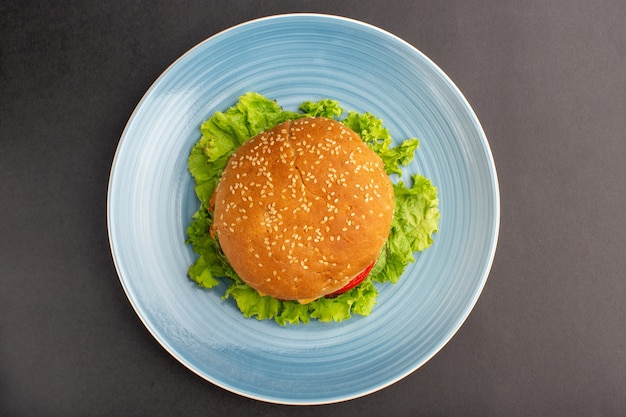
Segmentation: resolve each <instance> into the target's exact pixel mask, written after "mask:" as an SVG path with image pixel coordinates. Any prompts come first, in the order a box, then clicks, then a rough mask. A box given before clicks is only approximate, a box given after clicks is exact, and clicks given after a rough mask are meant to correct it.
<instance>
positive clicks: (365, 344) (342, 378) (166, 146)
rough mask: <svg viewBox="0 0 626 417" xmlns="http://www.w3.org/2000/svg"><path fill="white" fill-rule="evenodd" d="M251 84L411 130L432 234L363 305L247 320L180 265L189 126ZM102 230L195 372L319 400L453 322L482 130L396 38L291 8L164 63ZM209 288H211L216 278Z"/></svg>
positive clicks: (481, 232)
mask: <svg viewBox="0 0 626 417" xmlns="http://www.w3.org/2000/svg"><path fill="white" fill-rule="evenodd" d="M247 91H258V92H260V93H261V94H263V95H265V96H267V97H270V98H272V99H276V100H277V101H278V102H279V103H280V104H281V105H283V107H285V108H287V109H290V110H295V109H296V106H297V104H299V103H300V102H302V101H305V100H316V99H320V98H326V97H328V98H332V99H335V100H339V102H340V103H341V104H342V105H343V107H344V109H346V110H356V111H359V112H364V111H369V112H371V113H373V114H375V115H377V116H379V117H381V118H382V119H383V120H384V121H385V123H386V126H387V127H388V128H389V130H390V132H391V133H392V135H393V136H394V137H395V138H396V139H397V140H401V139H405V138H408V137H414V136H415V137H417V138H419V139H420V141H421V145H420V149H419V150H418V152H417V158H416V159H415V161H414V162H413V163H412V164H411V165H410V166H409V167H408V169H407V170H406V175H409V174H410V173H415V172H419V173H422V174H423V175H425V176H426V177H428V178H430V179H431V180H432V181H433V183H434V184H435V185H436V186H437V187H438V188H439V200H440V211H441V220H440V225H439V226H440V227H439V233H438V234H437V235H435V243H434V245H433V246H432V247H431V248H430V249H428V250H427V251H425V252H423V253H421V254H419V255H418V256H417V258H416V261H415V263H414V264H411V265H410V267H409V268H408V269H407V271H406V273H405V275H404V276H403V278H402V279H401V281H400V282H399V283H398V284H396V285H380V286H379V292H380V294H379V298H378V304H377V306H376V307H375V309H374V312H373V313H372V314H371V315H370V316H368V317H361V316H355V317H353V318H351V319H350V320H347V321H344V322H342V323H319V322H312V323H310V324H307V325H300V326H287V327H280V326H278V325H277V324H276V323H274V322H272V321H257V320H255V319H246V318H244V317H243V316H242V315H241V313H240V312H239V311H238V309H237V307H236V306H235V305H234V304H233V301H232V300H227V301H223V300H222V299H221V294H222V293H223V291H220V290H217V291H215V290H203V289H200V288H198V286H196V285H195V284H194V283H192V282H191V281H190V280H189V279H188V278H187V275H186V272H187V268H188V266H189V265H190V264H191V263H192V262H193V260H194V259H195V256H194V254H193V252H192V251H191V248H190V247H189V246H187V245H185V238H186V237H185V229H186V227H187V225H188V224H189V222H190V218H191V215H192V213H193V212H194V211H195V210H197V208H198V201H197V200H196V197H195V195H194V192H193V184H192V179H191V177H190V175H189V173H188V171H187V157H188V154H189V150H190V149H191V146H192V145H193V144H194V143H195V142H196V141H197V140H198V139H199V130H198V129H199V125H200V123H201V122H202V121H203V120H204V119H206V118H207V117H209V116H210V115H211V114H212V113H214V112H215V111H218V110H225V109H226V108H228V107H229V106H231V105H233V104H234V103H235V102H236V101H237V98H238V97H239V96H240V95H242V94H243V93H245V92H247ZM108 228H109V238H110V244H111V250H112V253H113V258H114V261H115V265H116V268H117V271H118V274H119V277H120V280H121V283H122V286H123V288H124V290H125V291H126V294H127V295H128V298H129V300H130V302H131V304H132V306H133V307H134V309H135V311H136V312H137V314H138V315H139V317H140V318H141V320H142V321H143V323H144V324H145V326H146V327H147V329H148V330H149V331H150V333H151V334H152V335H153V336H154V338H155V339H156V340H157V341H158V342H159V343H160V344H161V345H162V346H163V347H164V348H165V349H166V350H167V351H168V352H169V353H170V354H171V355H172V356H174V357H175V358H176V359H178V360H179V361H180V362H181V363H182V364H184V365H185V366H186V367H188V368H189V369H190V370H192V371H193V372H195V373H197V374H198V375H200V376H201V377H203V378H205V379H206V380H208V381H210V382H212V383H214V384H216V385H218V386H220V387H223V388H225V389H227V390H229V391H232V392H235V393H238V394H241V395H243V396H246V397H251V398H255V399H258V400H263V401H267V402H274V403H283V404H324V403H332V402H338V401H343V400H347V399H352V398H356V397H359V396H363V395H366V394H368V393H371V392H374V391H377V390H380V389H382V388H384V387H386V386H388V385H390V384H392V383H394V382H396V381H398V380H399V379H401V378H403V377H405V376H406V375H408V374H410V373H411V372H413V371H415V370H416V369H418V368H419V367H420V366H421V365H423V364H424V363H425V362H426V361H428V360H429V359H430V358H432V357H433V355H435V354H436V353H437V352H438V351H439V350H440V349H441V348H442V347H443V346H444V345H445V344H446V343H447V342H448V341H449V340H450V338H451V337H452V336H453V335H454V334H455V332H456V331H457V330H458V329H459V327H460V326H461V324H462V323H463V321H464V320H465V319H466V317H467V316H468V314H469V313H470V311H471V309H472V307H473V306H474V304H475V303H476V300H477V299H478V297H479V295H480V293H481V291H482V288H483V286H484V285H485V281H486V280H487V276H488V274H489V269H490V267H491V263H492V260H493V257H494V253H495V248H496V242H497V236H498V228H499V192H498V183H497V177H496V171H495V167H494V162H493V159H492V156H491V152H490V149H489V145H488V143H487V140H486V138H485V135H484V133H483V131H482V129H481V126H480V124H479V122H478V120H477V118H476V116H475V115H474V113H473V111H472V109H471V108H470V106H469V104H468V103H467V101H466V100H465V98H464V97H463V95H462V94H461V93H460V92H459V90H458V89H457V88H456V87H455V85H454V84H453V83H452V81H450V79H449V78H448V77H447V76H446V75H445V74H444V73H443V72H442V71H441V70H440V69H439V68H438V67H437V66H436V65H435V64H434V63H433V62H432V61H430V60H429V59H428V58H427V57H426V56H424V55H423V54H422V53H421V52H419V51H418V50H416V49H415V48H413V47H412V46H411V45H409V44H408V43H406V42H404V41H403V40H401V39H399V38H398V37H396V36H394V35H392V34H390V33H387V32H385V31H383V30H381V29H378V28H376V27H373V26H370V25H368V24H364V23H361V22H358V21H354V20H350V19H346V18H341V17H335V16H326V15H315V14H292V15H280V16H273V17H268V18H263V19H258V20H254V21H251V22H248V23H244V24H241V25H238V26H235V27H232V28H230V29H228V30H226V31H223V32H221V33H219V34H217V35H215V36H213V37H211V38H209V39H207V40H206V41H204V42H202V43H201V44H199V45H197V46H196V47H194V48H193V49H191V50H190V51H189V52H187V53H186V54H184V55H183V56H182V57H181V58H180V59H178V60H177V61H176V62H174V64H172V65H171V66H170V67H169V68H168V69H167V70H166V71H165V72H164V73H163V74H162V75H161V76H160V77H159V78H158V79H157V81H156V82H155V83H154V85H152V87H151V88H150V89H149V90H148V92H147V93H146V94H145V96H144V97H143V99H142V100H141V102H140V103H139V105H138V106H137V108H136V110H135V111H134V113H133V114H132V116H131V118H130V120H129V122H128V125H127V126H126V129H125V130H124V132H123V135H122V138H121V140H120V143H119V147H118V149H117V153H116V155H115V159H114V161H113V166H112V170H111V177H110V182H109V190H108ZM221 290H223V288H222V289H221Z"/></svg>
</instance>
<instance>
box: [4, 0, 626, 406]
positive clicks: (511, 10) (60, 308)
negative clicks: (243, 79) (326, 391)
mask: <svg viewBox="0 0 626 417" xmlns="http://www.w3.org/2000/svg"><path fill="white" fill-rule="evenodd" d="M296 11H309V12H322V13H329V14H337V15H341V16H346V17H351V18H355V19H359V20H362V21H365V22H368V23H371V24H374V25H376V26H379V27H381V28H383V29H385V30H388V31H390V32H392V33H394V34H396V35H398V36H399V37H401V38H403V39H405V40H406V41H408V42H409V43H411V44H412V45H414V46H415V47H417V48H418V49H420V50H421V51H422V52H424V53H425V54H426V55H428V56H429V57H430V58H431V59H432V60H433V61H435V63H436V64H438V65H439V66H440V67H441V68H442V69H443V70H444V71H445V72H446V73H447V74H448V75H449V76H450V77H451V78H452V80H453V81H454V82H455V83H456V84H457V86H458V87H459V88H460V89H461V90H462V91H463V93H464V94H465V96H466V97H467V99H468V100H469V102H470V103H471V105H472V106H473V108H474V110H475V111H476V114H477V116H478V118H479V119H480V120H481V122H482V125H483V128H484V130H485V132H486V134H487V137H488V138H489V141H490V145H491V148H492V151H493V154H494V159H495V162H496V167H497V169H498V174H499V180H500V188H501V198H502V223H501V231H500V241H499V245H498V250H497V254H496V258H495V261H494V265H493V269H492V272H491V275H490V278H489V280H488V282H487V285H486V287H485V290H484V292H483V295H482V296H481V298H480V300H479V301H478V304H477V305H476V307H475V309H474V311H473V312H472V314H471V315H470V317H469V319H468V320H467V322H466V323H465V325H464V326H463V327H462V328H461V330H460V331H459V332H458V333H457V335H456V336H455V337H454V338H453V339H452V341H451V342H450V343H449V344H448V345H446V347H445V348H444V349H443V350H442V351H441V352H440V353H439V354H438V355H436V356H435V357H434V358H433V359H432V360H431V361H429V362H428V363H427V364H426V365H425V366H423V367H422V368H420V369H419V370H418V371H416V372H415V373H413V374H412V375H410V376H409V377H407V378H405V379H403V380H402V381H400V382H398V383H396V384H394V385H393V386H391V387H389V388H386V389H384V390H382V391H379V392H377V393H374V394H371V395H369V396H366V397H364V398H361V399H358V400H353V401H349V402H345V403H341V404H335V405H328V406H317V407H287V406H280V405H272V404H265V403H261V402H257V401H254V400H250V399H246V398H242V397H239V396H237V395H235V394H232V393H229V392H226V391H224V390H222V389H220V388H217V387H215V386H213V385H211V384H210V383H208V382H206V381H204V380H202V379H201V378H199V377H197V376H196V375H195V374H193V373H191V372H190V371H189V370H187V369H186V368H185V367H183V366H182V365H180V364H179V363H178V362H177V361H176V360H175V359H173V358H172V357H170V356H169V354H167V352H165V350H163V349H162V348H161V347H160V345H159V344H158V343H157V342H156V341H155V340H154V339H153V338H152V337H151V336H150V334H149V333H148V332H147V330H146V329H145V327H144V326H143V324H142V323H141V322H140V320H139V319H138V317H137V316H136V315H135V313H134V311H133V309H132V307H131V306H130V303H129V302H128V300H127V299H126V297H125V294H124V292H123V290H122V287H121V285H120V283H119V280H118V278H117V275H116V272H115V268H114V266H113V262H112V259H111V254H110V250H109V246H108V238H107V231H106V191H107V181H108V175H109V170H110V167H111V162H112V158H113V155H114V152H115V149H116V146H117V143H118V140H119V138H120V135H121V132H122V130H123V128H124V125H125V123H126V121H127V120H128V118H129V116H130V114H131V112H132V111H133V109H134V107H135V106H136V104H137V103H138V101H139V100H140V99H141V97H142V95H143V93H144V92H145V91H146V90H147V89H148V88H149V87H150V85H151V83H152V82H153V81H154V80H155V79H156V78H157V77H158V76H159V74H160V73H161V72H162V71H163V70H164V69H165V68H166V67H167V66H168V65H169V64H171V63H172V62H173V61H174V60H175V59H176V58H177V57H179V56H180V55H181V54H183V53H184V52H185V51H187V50H188V49H189V48H191V47H193V46H194V45H195V44H197V43H198V42H200V41H202V40H204V39H205V38H207V37H209V36H211V35H213V34H215V33H217V32H219V31H220V30H222V29H225V28H227V27H230V26H232V25H234V24H237V23H241V22H243V21H246V20H249V19H252V18H256V17H260V16H266V15H271V14H277V13H286V12H296ZM624 21H626V3H624V2H622V1H621V0H619V1H618V0H615V1H609V0H601V1H595V2H588V1H578V0H577V1H473V2H467V1H464V0H459V1H444V2H438V1H411V2H407V1H405V0H386V1H373V0H370V1H366V0H358V1H355V0H342V1H320V2H313V1H306V0H300V1H287V0H283V1H278V0H277V1H221V0H220V1H212V2H209V1H204V2H201V1H165V0H158V1H154V2H150V4H148V2H139V1H108V2H100V1H94V0H89V1H73V2H72V1H57V2H47V1H40V2H37V1H13V0H4V1H3V2H1V3H0V415H8V416H53V415H54V416H59V415H63V416H86V415H88V416H100V415H102V416H109V415H125V416H148V415H149V416H169V415H186V416H193V415H250V416H264V415H268V416H269V415H272V416H291V415H299V416H314V415H328V414H329V413H332V414H333V415H334V414H336V415H344V416H357V415H358V416H362V417H365V416H377V415H392V416H401V415H402V416H404V415H406V416H422V415H423V416H444V415H445V416H503V415H506V416H529V415H550V416H560V415H563V416H624V415H626V396H625V395H624V387H625V386H626V325H625V323H626V279H625V278H626V214H625V210H624V209H625V207H626V164H625V163H624V161H626V133H625V132H626V118H625V115H626V94H625V92H626V71H625V70H624V68H626V26H625V25H624Z"/></svg>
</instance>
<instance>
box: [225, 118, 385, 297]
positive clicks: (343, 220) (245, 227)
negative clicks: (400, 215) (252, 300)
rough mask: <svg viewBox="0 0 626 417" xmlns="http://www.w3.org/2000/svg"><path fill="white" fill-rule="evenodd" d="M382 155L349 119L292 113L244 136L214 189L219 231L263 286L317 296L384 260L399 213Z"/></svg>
mask: <svg viewBox="0 0 626 417" xmlns="http://www.w3.org/2000/svg"><path fill="white" fill-rule="evenodd" d="M393 207H394V201H393V187H392V184H391V181H390V179H389V177H388V176H387V174H386V173H385V170H384V167H383V162H382V160H381V159H380V158H379V157H378V155H376V153H374V152H373V151H372V150H370V149H369V148H368V147H367V145H366V144H365V143H363V141H362V140H361V138H360V137H359V136H358V135H357V134H356V133H355V132H354V131H352V130H350V129H349V128H348V127H346V126H344V125H343V124H342V123H340V122H336V121H334V120H331V119H326V118H320V117H318V118H304V119H298V120H295V121H287V122H284V123H282V124H280V125H278V126H276V127H274V128H273V129H271V130H268V131H266V132H263V133H261V134H259V135H257V136H255V137H254V138H252V139H250V140H248V141H247V142H245V143H244V144H243V145H242V146H241V147H240V148H239V149H238V150H237V151H236V152H235V153H233V154H232V155H231V157H230V159H229V160H228V163H227V166H226V168H225V170H224V173H223V175H222V178H221V180H220V183H219V184H218V186H217V189H216V193H215V212H214V228H215V229H214V230H215V232H216V234H217V239H218V241H219V243H220V246H221V248H222V250H223V252H224V255H226V257H227V258H228V260H229V262H230V264H231V266H232V267H233V269H234V270H235V271H236V272H237V274H238V275H239V276H240V277H241V279H243V280H244V281H245V282H246V283H247V284H248V285H250V286H251V287H253V288H255V289H256V290H257V291H259V293H261V294H264V295H270V296H272V297H275V298H278V299H282V300H301V301H303V300H307V301H308V300H312V299H316V298H319V297H322V296H324V295H326V294H331V293H333V292H335V291H337V290H339V289H341V288H342V287H344V286H345V285H346V284H347V283H348V282H349V281H350V280H351V279H352V278H353V277H354V276H356V275H357V274H359V272H361V271H363V270H364V269H365V268H367V267H368V266H369V265H371V264H372V263H373V262H375V261H376V259H377V258H378V255H379V254H380V251H381V249H382V247H383V245H384V243H385V241H386V240H387V237H388V235H389V230H390V228H391V220H392V218H393Z"/></svg>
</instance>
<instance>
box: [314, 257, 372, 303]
mask: <svg viewBox="0 0 626 417" xmlns="http://www.w3.org/2000/svg"><path fill="white" fill-rule="evenodd" d="M374 265H376V261H374V262H372V264H371V265H370V266H368V267H367V268H365V269H364V270H363V271H361V273H360V274H359V275H357V276H356V277H354V278H352V280H351V281H350V282H348V283H347V284H346V285H345V286H344V287H343V288H341V289H339V290H337V291H335V292H334V293H332V294H328V295H327V296H326V297H327V298H333V297H336V296H338V295H339V294H343V293H344V292H346V291H348V290H351V289H352V288H354V287H356V286H357V285H359V284H360V283H362V282H363V281H364V280H365V278H367V276H368V275H369V273H370V271H371V270H372V268H374Z"/></svg>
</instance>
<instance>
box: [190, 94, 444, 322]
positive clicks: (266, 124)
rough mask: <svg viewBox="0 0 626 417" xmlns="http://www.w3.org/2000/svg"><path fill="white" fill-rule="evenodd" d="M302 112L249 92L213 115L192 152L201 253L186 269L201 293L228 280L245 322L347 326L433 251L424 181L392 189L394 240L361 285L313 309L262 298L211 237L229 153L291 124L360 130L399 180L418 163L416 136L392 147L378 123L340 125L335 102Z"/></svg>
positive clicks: (356, 117) (428, 189)
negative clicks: (308, 120) (322, 120)
mask: <svg viewBox="0 0 626 417" xmlns="http://www.w3.org/2000/svg"><path fill="white" fill-rule="evenodd" d="M299 110H300V111H299V112H291V111H285V110H283V109H282V108H281V107H280V106H279V105H278V103H276V102H275V101H273V100H270V99H268V98H266V97H264V96H262V95H261V94H259V93H254V92H251V93H246V94H244V95H243V96H242V97H240V98H239V101H238V102H237V103H236V104H235V105H234V106H232V107H230V108H228V109H227V110H226V111H225V112H216V113H215V114H213V115H212V116H211V117H210V118H209V119H207V120H206V121H205V122H203V123H202V124H201V126H200V133H201V137H200V139H199V140H198V142H196V143H195V144H194V146H193V147H192V149H191V151H190V154H189V159H188V168H189V172H190V174H191V175H192V177H193V178H194V181H195V192H196V195H197V196H198V199H199V200H200V206H199V208H198V211H197V212H196V213H194V215H193V216H192V221H191V223H190V224H189V226H188V228H187V237H188V238H187V243H188V244H190V245H191V246H192V249H193V250H194V252H195V253H196V254H197V255H198V258H197V259H196V260H195V262H194V263H193V264H192V265H191V266H190V267H189V270H188V275H189V278H190V279H192V280H193V281H195V282H196V283H197V284H198V285H199V286H201V287H204V288H213V287H215V286H217V285H218V284H219V283H220V281H221V280H222V278H227V279H228V281H229V282H230V284H229V286H228V288H227V290H226V292H225V294H224V296H223V299H225V300H227V299H231V298H232V299H233V300H234V302H235V303H236V304H237V307H238V308H239V309H240V310H241V312H242V313H243V315H244V316H245V317H250V318H256V319H258V320H269V319H273V320H275V321H276V322H277V323H278V324H279V325H281V326H285V325H287V324H299V323H308V322H309V321H310V320H311V319H315V320H319V321H322V322H328V321H343V320H346V319H348V318H350V317H351V316H352V314H358V315H363V316H366V315H368V314H370V313H371V312H372V311H373V309H374V306H375V304H376V298H377V295H378V291H377V289H376V287H375V285H374V282H390V283H395V282H397V281H398V280H399V279H400V276H401V275H402V272H403V271H404V269H405V268H406V266H407V265H408V264H409V263H410V262H413V260H414V252H417V251H422V250H425V249H426V248H428V247H429V246H430V245H431V244H432V242H433V239H432V234H433V233H436V232H437V224H438V220H439V211H438V208H437V206H438V200H437V188H436V187H434V186H433V185H432V184H431V182H430V181H429V180H428V179H426V178H425V177H423V176H421V175H414V176H413V177H412V180H413V185H412V186H411V187H410V188H407V186H406V185H405V184H404V182H402V181H399V182H398V183H397V184H394V194H395V207H394V220H393V222H392V226H391V231H390V235H389V239H388V240H387V242H386V243H385V246H384V247H383V250H382V251H381V254H380V256H379V258H378V261H377V264H376V266H375V267H374V269H373V270H372V272H371V273H370V275H369V277H368V278H367V279H366V280H365V281H364V282H363V283H361V284H360V285H358V286H356V287H355V288H353V289H351V290H350V291H347V292H345V293H343V294H341V295H339V296H337V297H333V298H326V297H324V298H320V299H318V300H316V301H313V302H311V303H308V304H300V303H299V302H297V301H281V300H277V299H275V298H272V297H268V296H261V295H260V294H259V293H258V292H257V291H256V290H254V289H253V288H251V287H250V286H248V285H247V284H245V283H244V282H243V281H242V280H241V278H240V277H239V276H238V275H237V273H236V272H235V271H234V270H233V269H232V267H231V266H230V264H229V263H228V260H227V259H226V257H225V256H224V254H223V253H222V251H221V249H220V246H219V242H218V241H217V240H216V239H215V237H214V236H213V234H212V233H211V227H212V225H213V217H212V213H213V212H212V203H211V197H212V196H213V193H214V191H215V187H216V186H217V184H218V182H219V179H220V177H221V175H222V172H223V170H224V168H225V167H226V163H227V161H228V158H229V157H230V155H231V154H232V153H233V152H234V151H235V150H236V149H237V148H239V146H241V145H242V144H243V143H244V142H245V141H247V140H248V139H250V138H251V137H253V136H255V135H257V134H258V133H261V132H263V131H265V130H267V129H271V128H272V127H274V126H276V125H278V124H280V123H282V122H284V121H286V120H294V119H297V118H301V117H318V116H320V117H328V118H334V119H337V120H339V121H341V122H342V123H344V124H345V125H346V126H348V127H349V128H351V129H352V130H354V131H355V132H357V133H358V134H359V135H360V137H361V138H362V139H363V141H364V142H365V143H366V144H367V145H368V147H370V149H372V150H373V151H374V152H376V153H377V154H378V155H379V156H380V157H381V159H382V160H383V162H384V164H385V170H386V172H387V173H388V174H401V173H402V170H401V169H400V167H401V166H406V165H408V164H409V163H410V161H411V160H412V159H413V156H414V153H415V151H416V150H417V148H418V145H419V142H418V140H417V139H415V138H411V139H408V140H405V141H403V142H402V143H400V144H399V145H397V146H395V147H394V146H392V144H393V140H392V138H391V135H390V134H389V131H388V130H387V129H386V128H385V127H384V126H383V123H382V121H381V120H380V119H378V118H376V117H375V116H373V115H372V114H370V113H363V114H359V113H356V112H349V113H348V115H347V117H345V118H344V119H343V120H341V119H340V117H341V115H342V114H343V109H342V108H341V106H340V105H339V103H338V102H337V101H335V100H331V99H323V100H319V101H316V102H314V101H306V102H304V103H302V104H301V105H300V107H299Z"/></svg>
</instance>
